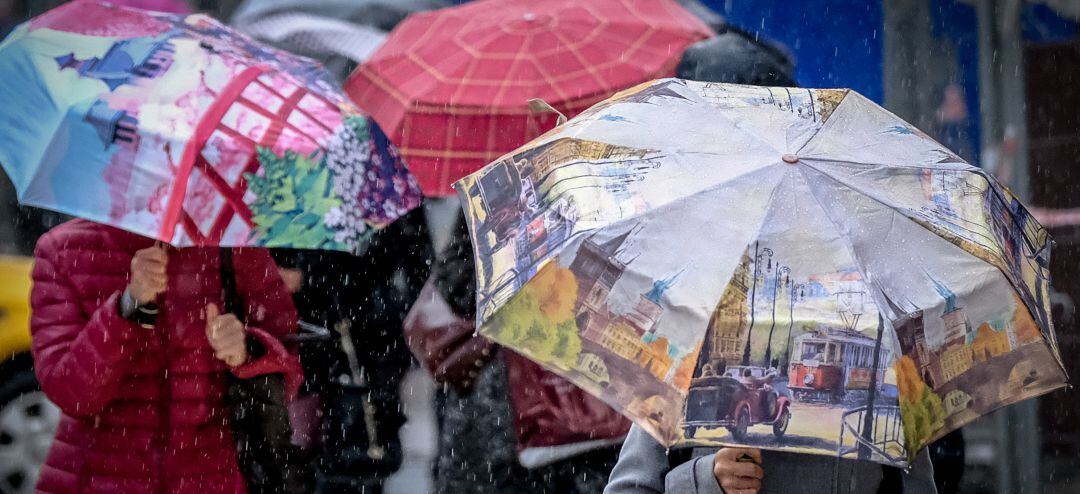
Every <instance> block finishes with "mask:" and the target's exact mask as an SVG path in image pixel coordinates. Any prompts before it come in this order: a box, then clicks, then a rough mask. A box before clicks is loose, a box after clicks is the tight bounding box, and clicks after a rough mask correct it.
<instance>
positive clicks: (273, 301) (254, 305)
mask: <svg viewBox="0 0 1080 494" xmlns="http://www.w3.org/2000/svg"><path fill="white" fill-rule="evenodd" d="M233 260H234V261H233V262H234V269H235V273H236V289H237V291H238V292H239V294H240V298H241V299H242V300H243V301H244V305H245V307H244V309H245V311H246V314H245V319H244V320H245V321H246V325H247V331H248V335H249V337H250V338H252V339H254V341H255V342H256V343H258V345H259V346H260V347H261V348H262V349H263V350H265V351H264V352H263V353H262V355H261V356H259V357H258V358H256V359H253V360H251V361H249V362H248V363H246V364H244V365H242V366H240V367H237V368H235V369H233V374H235V375H236V376H237V377H240V378H250V377H254V376H258V375H263V374H275V373H282V374H284V376H285V385H286V386H285V387H286V390H287V391H288V394H289V396H293V395H295V393H296V391H297V390H298V389H299V387H300V384H301V382H302V381H303V371H302V370H301V368H300V361H299V359H298V358H297V357H296V355H293V354H292V353H290V352H289V351H288V350H287V349H286V348H285V346H284V345H282V344H281V341H280V338H281V337H283V336H285V335H288V334H290V333H292V332H294V331H296V322H297V313H296V307H295V306H294V305H293V301H292V296H291V295H290V294H289V292H288V290H286V289H285V282H284V281H282V279H281V274H280V273H279V272H278V269H277V265H276V264H274V260H273V259H272V258H271V257H270V253H269V252H268V251H267V250H266V249H256V248H243V249H235V250H234V251H233Z"/></svg>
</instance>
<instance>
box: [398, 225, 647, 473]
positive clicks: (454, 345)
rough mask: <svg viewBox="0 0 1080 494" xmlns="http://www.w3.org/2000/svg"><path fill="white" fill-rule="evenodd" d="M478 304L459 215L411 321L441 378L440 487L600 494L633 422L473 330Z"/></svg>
mask: <svg viewBox="0 0 1080 494" xmlns="http://www.w3.org/2000/svg"><path fill="white" fill-rule="evenodd" d="M475 311H476V278H475V271H474V263H473V250H472V245H471V242H470V240H469V235H468V231H467V229H466V226H465V220H464V218H463V217H459V218H458V220H457V224H456V225H455V230H454V233H453V234H452V236H451V238H450V242H449V245H448V246H447V248H446V249H445V250H444V251H443V253H442V254H441V255H440V256H439V259H438V260H437V262H436V264H435V266H434V268H433V272H432V276H431V279H430V281H429V284H428V285H427V286H425V288H424V290H423V291H421V294H420V298H419V300H418V301H417V303H416V305H414V306H413V308H412V310H411V311H410V314H409V317H408V319H407V320H406V322H405V328H406V338H408V340H409V345H410V347H411V348H412V349H413V352H414V353H415V354H417V356H418V357H419V358H420V360H421V362H422V363H424V364H425V366H426V367H428V369H429V371H431V372H432V374H433V375H434V377H435V379H436V380H437V381H439V382H441V383H443V389H442V391H441V392H439V393H438V395H437V396H436V401H437V410H436V414H437V417H438V421H439V435H438V456H437V458H436V461H435V492H437V493H446V494H449V493H457V492H472V493H502V494H505V493H535V492H541V493H560V494H562V493H567V494H575V493H578V494H586V493H600V492H601V491H602V490H603V487H604V483H605V482H606V481H607V477H608V474H609V472H610V471H611V468H612V467H613V466H614V464H615V461H616V458H617V451H618V445H619V444H620V443H621V441H622V438H623V436H624V435H625V433H626V430H627V427H628V425H629V423H628V422H626V420H625V419H624V418H622V417H621V416H620V415H619V414H618V413H617V412H615V411H614V410H612V409H611V408H609V407H607V405H605V404H603V403H602V402H600V401H599V400H597V399H595V398H593V397H591V396H588V395H586V394H585V392H584V391H581V390H580V389H578V388H576V387H574V386H573V385H572V384H570V383H568V382H566V381H565V380H564V379H562V378H560V377H558V376H556V375H554V374H551V373H549V372H547V371H545V370H543V369H542V368H540V367H539V366H537V365H536V364H534V363H532V362H531V361H528V360H527V359H525V358H524V357H521V356H518V355H516V354H514V353H511V352H509V351H505V350H502V349H499V348H498V347H497V346H496V345H494V344H493V343H491V342H490V341H488V340H487V339H486V338H484V337H482V336H479V335H477V334H475V333H474V332H473V327H472V320H473V317H474V314H475ZM545 398H552V399H551V400H546V399H545ZM560 405H561V406H560Z"/></svg>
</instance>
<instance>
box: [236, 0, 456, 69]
mask: <svg viewBox="0 0 1080 494" xmlns="http://www.w3.org/2000/svg"><path fill="white" fill-rule="evenodd" d="M448 5H449V4H448V3H446V2H444V1H442V0H360V1H357V0H330V1H319V2H312V1H310V0H246V1H245V2H244V3H242V4H240V6H239V7H237V9H236V12H235V13H234V14H233V17H232V25H233V26H234V27H236V28H237V29H239V30H241V31H243V32H245V33H247V34H248V35H251V36H252V37H254V38H255V39H258V40H261V41H265V42H267V43H270V44H272V45H274V46H276V47H279V48H284V49H286V50H288V51H291V52H293V53H297V54H300V55H303V56H306V57H311V58H314V59H316V60H319V61H320V62H322V63H323V64H324V65H325V66H326V68H327V69H328V70H329V71H330V73H331V74H332V75H334V76H335V77H337V78H338V79H339V80H344V79H345V77H347V76H348V75H349V73H350V72H352V70H353V69H354V68H356V64H358V63H360V62H363V61H364V60H367V59H368V57H370V56H371V54H372V53H374V52H375V50H376V49H378V47H379V46H380V45H382V43H383V41H384V40H385V39H386V32H387V31H389V30H391V29H393V28H394V26H396V25H397V24H398V23H399V22H401V21H402V20H404V19H405V17H406V16H408V15H409V14H411V13H413V12H420V11H425V10H434V9H438V8H443V7H446V6H448Z"/></svg>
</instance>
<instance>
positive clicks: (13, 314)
mask: <svg viewBox="0 0 1080 494" xmlns="http://www.w3.org/2000/svg"><path fill="white" fill-rule="evenodd" d="M31 265H32V259H31V258H29V257H19V256H0V358H2V360H0V494H16V493H20V494H21V493H24V492H25V493H29V492H33V489H34V484H35V483H36V482H37V475H38V471H39V470H40V469H41V465H42V464H43V463H44V462H45V455H46V454H47V453H48V451H49V444H50V443H51V442H52V437H53V434H54V433H55V432H56V424H57V422H59V420H60V412H59V410H58V409H57V408H56V406H55V405H53V404H52V403H50V402H49V400H48V399H47V398H46V397H45V393H43V392H42V391H41V389H40V388H39V387H38V383H37V379H36V378H35V377H34V361H33V359H32V358H31V356H30V268H31Z"/></svg>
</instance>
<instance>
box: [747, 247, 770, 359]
mask: <svg viewBox="0 0 1080 494" xmlns="http://www.w3.org/2000/svg"><path fill="white" fill-rule="evenodd" d="M759 247H760V242H754V276H753V285H752V287H751V288H750V326H749V327H748V328H746V346H745V347H743V354H742V365H750V336H751V335H752V334H753V332H754V299H755V296H756V295H757V280H758V272H759V271H760V269H759V268H760V267H761V262H762V260H763V259H767V261H766V262H767V264H766V266H765V271H766V272H768V271H771V270H772V256H773V251H772V249H770V248H768V247H765V248H764V249H762V248H759Z"/></svg>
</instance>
